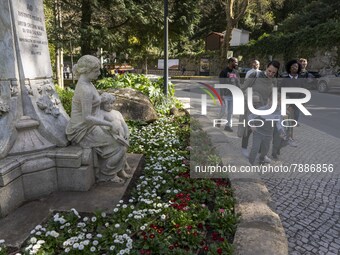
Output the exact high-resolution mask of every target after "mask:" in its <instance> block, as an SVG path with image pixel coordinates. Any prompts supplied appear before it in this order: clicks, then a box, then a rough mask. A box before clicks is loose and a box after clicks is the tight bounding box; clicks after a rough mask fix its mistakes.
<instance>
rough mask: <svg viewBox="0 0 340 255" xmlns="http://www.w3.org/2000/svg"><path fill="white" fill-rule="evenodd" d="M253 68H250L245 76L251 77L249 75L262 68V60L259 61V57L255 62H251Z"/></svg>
mask: <svg viewBox="0 0 340 255" xmlns="http://www.w3.org/2000/svg"><path fill="white" fill-rule="evenodd" d="M251 66H252V69H250V70H249V71H248V72H247V73H246V76H245V78H246V79H247V78H249V76H250V75H251V74H252V73H254V72H258V71H259V70H260V61H258V60H257V59H254V60H253V62H252V63H251Z"/></svg>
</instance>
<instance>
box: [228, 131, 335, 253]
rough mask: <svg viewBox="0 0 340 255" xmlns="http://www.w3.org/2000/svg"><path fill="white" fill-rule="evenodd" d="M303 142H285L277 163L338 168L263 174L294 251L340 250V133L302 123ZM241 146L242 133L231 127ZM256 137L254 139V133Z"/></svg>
mask: <svg viewBox="0 0 340 255" xmlns="http://www.w3.org/2000/svg"><path fill="white" fill-rule="evenodd" d="M294 132H295V138H296V140H297V142H298V147H296V148H294V147H289V146H287V147H285V148H283V149H282V150H281V155H280V160H279V161H276V162H275V161H272V163H271V165H281V164H283V165H290V164H308V166H310V165H311V164H313V163H314V164H327V165H328V166H329V164H333V167H334V171H333V173H332V174H328V173H327V174H326V173H321V174H312V173H303V174H298V175H296V174H294V173H290V174H285V176H279V175H277V176H276V174H275V173H274V174H272V176H270V177H269V176H268V175H266V177H264V178H263V181H264V182H265V184H266V186H267V188H268V190H269V193H270V194H271V197H272V200H273V202H274V204H275V206H276V212H277V213H278V214H279V215H280V218H281V221H282V224H283V226H284V228H285V231H286V235H287V238H288V245H289V254H291V255H324V254H326V255H339V254H340V179H339V171H340V157H339V156H340V139H338V138H335V137H333V136H330V135H327V134H325V133H322V132H320V131H318V130H316V129H314V128H311V127H308V126H306V125H302V126H300V127H298V128H295V130H294ZM225 135H226V136H227V139H229V140H230V141H231V142H232V144H233V146H235V150H239V151H240V156H241V150H240V148H241V139H240V138H238V137H236V130H234V132H233V133H228V132H225ZM250 140H251V139H250Z"/></svg>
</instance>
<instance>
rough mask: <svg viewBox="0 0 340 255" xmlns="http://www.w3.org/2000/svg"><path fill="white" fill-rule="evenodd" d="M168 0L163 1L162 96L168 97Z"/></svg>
mask: <svg viewBox="0 0 340 255" xmlns="http://www.w3.org/2000/svg"><path fill="white" fill-rule="evenodd" d="M168 30H169V27H168V0H164V94H165V95H166V96H168V76H169V75H168V74H169V71H168Z"/></svg>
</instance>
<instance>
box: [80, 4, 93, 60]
mask: <svg viewBox="0 0 340 255" xmlns="http://www.w3.org/2000/svg"><path fill="white" fill-rule="evenodd" d="M92 12H93V11H92V6H91V0H82V6H81V25H80V27H81V33H80V37H81V39H80V47H81V55H87V54H91V34H90V33H89V31H88V29H89V27H90V25H91V18H92Z"/></svg>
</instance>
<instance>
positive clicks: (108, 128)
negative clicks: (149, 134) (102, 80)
mask: <svg viewBox="0 0 340 255" xmlns="http://www.w3.org/2000/svg"><path fill="white" fill-rule="evenodd" d="M73 71H74V73H75V75H76V77H79V78H78V82H77V85H76V89H75V91H74V96H73V98H72V111H71V119H70V121H69V123H68V125H67V127H66V135H67V138H68V140H69V141H71V142H72V143H73V144H78V145H80V146H81V147H82V148H93V149H94V150H95V152H96V153H97V155H98V159H99V172H98V173H97V174H96V177H97V179H98V180H99V181H113V182H123V181H124V180H123V179H122V178H130V177H131V176H130V175H128V174H127V173H126V172H125V171H124V169H125V166H126V151H127V146H126V145H123V144H122V143H120V142H118V141H117V138H116V137H115V136H113V135H112V134H113V133H114V134H117V135H118V133H119V130H118V128H117V127H118V125H116V124H115V123H113V122H111V121H107V120H105V119H104V117H103V114H102V111H101V110H100V104H101V97H100V95H99V93H98V91H97V90H96V88H95V87H94V85H93V84H92V82H91V81H92V80H94V79H97V78H98V76H99V75H100V62H99V59H98V58H96V57H94V56H91V55H85V56H82V57H81V58H80V59H79V60H78V62H77V64H76V65H75V66H74V68H73Z"/></svg>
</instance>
